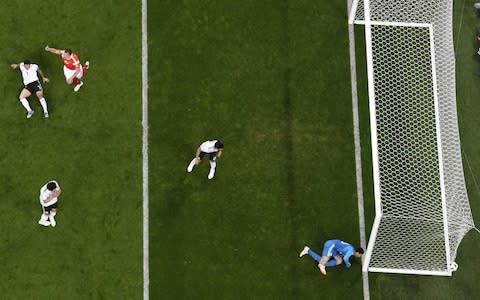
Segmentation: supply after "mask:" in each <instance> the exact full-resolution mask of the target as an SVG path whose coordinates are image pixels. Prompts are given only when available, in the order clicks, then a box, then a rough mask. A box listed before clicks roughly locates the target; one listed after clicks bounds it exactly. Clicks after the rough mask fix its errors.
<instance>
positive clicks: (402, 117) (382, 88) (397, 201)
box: [349, 0, 475, 276]
mask: <svg viewBox="0 0 480 300" xmlns="http://www.w3.org/2000/svg"><path fill="white" fill-rule="evenodd" d="M452 8H453V2H452V0H427V1H417V0H353V2H352V6H351V12H350V15H349V23H350V24H360V25H364V27H365V45H366V61H367V78H368V96H369V109H370V133H371V144H372V169H373V183H374V197H375V220H374V223H373V227H372V231H371V234H370V238H369V242H368V246H367V249H366V253H365V258H364V262H363V271H365V272H366V271H370V272H386V273H402V274H422V275H444V276H451V275H452V272H453V271H455V270H456V268H457V265H456V263H455V257H456V254H457V249H458V246H459V244H460V242H461V240H462V238H463V237H464V236H465V234H466V233H467V232H468V231H469V230H471V229H473V228H475V224H474V221H473V217H472V213H471V210H470V205H469V202H468V196H467V191H466V186H465V179H464V174H463V166H462V158H461V149H460V135H459V131H458V121H457V111H456V95H455V57H454V52H453V34H452V17H453V16H452Z"/></svg>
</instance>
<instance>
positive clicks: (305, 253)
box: [299, 246, 310, 257]
mask: <svg viewBox="0 0 480 300" xmlns="http://www.w3.org/2000/svg"><path fill="white" fill-rule="evenodd" d="M308 250H310V248H308V247H307V246H305V247H304V248H303V250H302V252H300V255H299V256H300V257H302V256H304V255H307V254H308Z"/></svg>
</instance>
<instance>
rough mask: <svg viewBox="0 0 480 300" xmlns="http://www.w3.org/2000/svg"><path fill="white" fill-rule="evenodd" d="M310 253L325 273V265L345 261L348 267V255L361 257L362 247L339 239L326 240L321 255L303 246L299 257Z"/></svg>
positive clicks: (349, 264)
mask: <svg viewBox="0 0 480 300" xmlns="http://www.w3.org/2000/svg"><path fill="white" fill-rule="evenodd" d="M306 254H308V255H310V256H311V257H312V258H313V259H314V260H315V261H317V262H318V268H319V269H320V272H322V274H323V275H327V271H326V270H325V267H334V266H338V265H340V264H342V262H343V263H345V266H346V267H347V268H350V267H351V266H352V264H351V263H350V257H351V256H352V255H353V256H355V257H361V256H362V254H363V249H362V248H357V249H355V247H353V246H352V245H350V244H349V243H347V242H344V241H341V240H328V241H326V242H325V244H323V251H322V256H321V257H320V255H318V254H317V253H315V252H313V251H312V250H310V248H309V247H308V246H305V247H304V248H303V250H302V252H300V257H302V256H304V255H306Z"/></svg>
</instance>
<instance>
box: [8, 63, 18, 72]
mask: <svg viewBox="0 0 480 300" xmlns="http://www.w3.org/2000/svg"><path fill="white" fill-rule="evenodd" d="M18 67H20V64H19V63H18V64H11V65H10V68H12V69H14V70H15V69H17V68H18Z"/></svg>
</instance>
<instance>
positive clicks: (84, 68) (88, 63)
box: [82, 61, 90, 76]
mask: <svg viewBox="0 0 480 300" xmlns="http://www.w3.org/2000/svg"><path fill="white" fill-rule="evenodd" d="M89 68H90V62H89V61H86V62H85V65H84V66H83V67H82V71H83V76H85V74H87V71H88V69H89Z"/></svg>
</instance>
